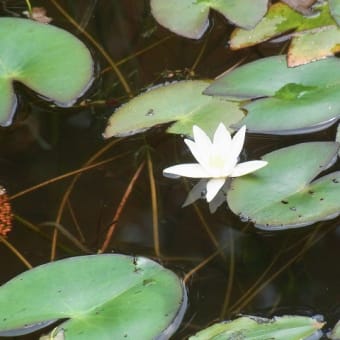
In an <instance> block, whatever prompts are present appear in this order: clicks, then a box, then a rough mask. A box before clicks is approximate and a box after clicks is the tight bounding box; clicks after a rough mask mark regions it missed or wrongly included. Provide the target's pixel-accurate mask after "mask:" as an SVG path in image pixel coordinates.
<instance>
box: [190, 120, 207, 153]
mask: <svg viewBox="0 0 340 340" xmlns="http://www.w3.org/2000/svg"><path fill="white" fill-rule="evenodd" d="M192 132H193V135H194V140H195V143H196V145H197V148H198V149H200V150H201V152H202V154H204V153H207V154H209V153H210V152H211V148H212V143H211V140H210V138H209V136H208V135H207V134H206V133H205V132H204V131H203V130H202V129H201V128H200V127H198V126H197V125H194V126H193V127H192Z"/></svg>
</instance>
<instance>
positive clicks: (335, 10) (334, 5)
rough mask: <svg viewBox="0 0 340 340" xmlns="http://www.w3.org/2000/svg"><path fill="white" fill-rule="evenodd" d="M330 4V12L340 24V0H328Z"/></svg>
mask: <svg viewBox="0 0 340 340" xmlns="http://www.w3.org/2000/svg"><path fill="white" fill-rule="evenodd" d="M328 5H329V9H330V12H331V14H332V16H333V18H334V19H335V21H336V22H337V24H338V25H340V1H339V0H328Z"/></svg>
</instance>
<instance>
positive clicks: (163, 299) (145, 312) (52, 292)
mask: <svg viewBox="0 0 340 340" xmlns="http://www.w3.org/2000/svg"><path fill="white" fill-rule="evenodd" d="M185 304H186V295H185V291H184V288H183V286H182V283H181V281H180V280H179V278H178V277H177V276H176V275H175V274H174V273H172V272H171V271H169V270H167V269H165V268H163V267H162V266H161V265H159V264H158V263H156V262H154V261H151V260H148V259H146V258H142V257H136V258H133V257H130V256H124V255H111V254H110V255H109V254H107V255H106V254H105V255H92V256H81V257H74V258H69V259H66V260H61V261H57V262H54V263H49V264H46V265H42V266H39V267H36V268H34V269H32V270H30V271H27V272H25V273H23V274H21V275H19V276H17V277H15V278H14V279H12V280H11V281H9V282H8V283H6V284H4V285H3V286H1V288H0V336H1V335H7V336H10V335H15V334H18V329H19V330H20V329H22V328H25V327H26V326H27V325H32V324H39V323H45V322H48V321H50V320H56V319H63V320H65V319H66V321H64V322H63V323H62V324H60V325H59V326H58V327H57V328H56V329H55V330H54V331H53V332H52V334H53V335H51V337H50V338H52V339H54V338H58V336H59V337H61V338H64V337H65V339H66V340H67V339H72V340H76V339H87V340H91V339H94V340H97V339H103V340H105V339H107V340H111V339H125V338H128V339H154V338H157V337H158V336H164V338H169V337H170V336H171V334H172V333H173V332H174V331H175V330H176V328H177V326H178V325H179V323H180V321H181V319H182V317H183V314H184V311H185ZM62 334H63V335H64V337H62V336H61V335H62Z"/></svg>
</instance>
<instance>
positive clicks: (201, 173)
mask: <svg viewBox="0 0 340 340" xmlns="http://www.w3.org/2000/svg"><path fill="white" fill-rule="evenodd" d="M163 175H164V176H166V177H172V178H176V177H180V176H183V177H190V178H209V177H210V175H209V174H208V173H207V172H206V171H205V170H204V168H203V167H202V166H201V165H200V164H197V163H186V164H178V165H174V166H170V167H169V168H166V169H164V170H163Z"/></svg>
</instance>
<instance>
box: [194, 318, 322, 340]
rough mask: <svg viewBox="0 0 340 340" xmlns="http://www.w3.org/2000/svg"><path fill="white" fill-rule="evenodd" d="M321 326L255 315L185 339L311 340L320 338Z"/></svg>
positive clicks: (307, 320) (309, 320)
mask: <svg viewBox="0 0 340 340" xmlns="http://www.w3.org/2000/svg"><path fill="white" fill-rule="evenodd" d="M323 325H324V324H323V323H322V322H319V321H317V320H315V319H314V318H310V317H305V316H293V315H292V316H290V315H284V316H280V317H274V318H273V319H266V318H260V317H255V316H242V317H240V318H238V319H236V320H233V321H229V322H221V323H217V324H214V325H212V326H210V327H208V328H206V329H204V330H202V331H200V332H198V333H197V334H196V335H194V336H191V337H190V338H189V340H236V339H242V340H260V339H261V340H262V339H273V340H303V339H307V338H309V337H310V336H312V335H313V334H314V335H315V336H314V337H313V339H314V340H316V339H320V338H321V335H322V333H321V332H318V330H319V329H321V328H322V327H323Z"/></svg>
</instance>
